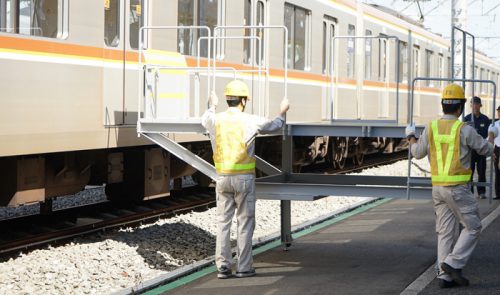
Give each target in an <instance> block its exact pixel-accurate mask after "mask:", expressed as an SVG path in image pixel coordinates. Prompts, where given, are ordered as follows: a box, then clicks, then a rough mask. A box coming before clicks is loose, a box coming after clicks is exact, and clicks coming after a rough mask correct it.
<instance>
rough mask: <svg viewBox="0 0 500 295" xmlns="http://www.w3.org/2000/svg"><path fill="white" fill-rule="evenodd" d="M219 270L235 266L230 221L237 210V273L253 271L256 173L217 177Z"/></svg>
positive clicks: (216, 252)
mask: <svg viewBox="0 0 500 295" xmlns="http://www.w3.org/2000/svg"><path fill="white" fill-rule="evenodd" d="M216 192H217V243H216V249H215V263H216V265H217V268H218V269H220V268H221V267H222V266H226V267H228V268H230V267H231V264H232V257H231V256H232V255H231V239H230V237H231V222H232V220H233V216H234V212H235V210H236V219H237V224H238V226H237V228H238V230H237V233H238V237H237V243H238V265H237V267H236V269H237V271H238V272H245V271H250V270H251V269H252V264H253V257H252V237H253V231H254V229H255V176H254V175H253V174H241V175H221V176H219V177H218V178H217V184H216Z"/></svg>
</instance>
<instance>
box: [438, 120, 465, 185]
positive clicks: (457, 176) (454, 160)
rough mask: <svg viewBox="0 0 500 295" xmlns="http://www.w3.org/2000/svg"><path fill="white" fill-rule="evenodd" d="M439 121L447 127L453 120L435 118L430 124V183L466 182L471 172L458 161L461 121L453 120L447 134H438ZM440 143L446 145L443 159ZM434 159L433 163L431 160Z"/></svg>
mask: <svg viewBox="0 0 500 295" xmlns="http://www.w3.org/2000/svg"><path fill="white" fill-rule="evenodd" d="M439 121H440V122H441V124H442V125H443V127H444V128H445V129H449V127H450V124H451V123H452V122H453V121H451V122H450V121H449V120H435V121H432V122H431V124H430V125H431V126H430V127H431V128H430V129H431V130H430V133H432V134H430V133H429V143H430V152H431V158H433V159H431V173H432V176H431V179H432V184H433V185H441V186H451V185H458V184H465V183H468V182H469V181H470V177H471V174H472V173H471V170H470V169H465V168H464V167H463V166H462V164H461V162H460V127H461V125H462V123H461V122H460V121H458V120H455V121H454V122H453V125H451V131H450V133H449V134H439V127H438V124H439V123H438V122H439ZM431 135H432V136H431ZM442 145H448V149H447V150H446V159H444V161H443V157H444V154H443V148H442ZM457 145H458V146H457ZM434 160H435V163H433V162H432V161H434ZM443 162H444V163H443ZM433 164H434V165H433ZM436 166H437V167H436Z"/></svg>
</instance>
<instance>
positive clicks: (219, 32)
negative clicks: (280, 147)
mask: <svg viewBox="0 0 500 295" xmlns="http://www.w3.org/2000/svg"><path fill="white" fill-rule="evenodd" d="M242 29H243V30H244V29H251V30H252V31H253V30H255V29H261V30H268V31H270V30H283V35H284V39H283V60H284V63H283V64H284V75H283V92H284V97H288V63H287V60H288V50H287V42H288V29H287V27H286V26H261V25H254V26H217V27H215V28H214V38H217V39H219V38H220V39H221V40H224V39H230V38H231V37H235V36H230V37H225V36H223V35H224V32H225V31H227V30H242ZM237 37H239V38H241V37H247V36H237ZM258 38H259V39H255V38H251V39H255V40H260V37H258ZM265 44H267V43H265ZM258 45H259V53H260V55H259V56H260V58H262V56H263V54H265V53H266V52H267V51H266V50H265V49H266V48H265V47H264V46H263V45H264V42H263V41H262V40H260V41H259V44H258ZM214 47H217V43H216V42H214ZM251 48H252V50H253V46H252V47H251ZM214 51H216V50H214ZM265 60H266V66H265V68H266V70H265V71H263V72H264V73H266V80H267V79H268V76H269V62H268V61H267V59H265ZM212 62H213V64H214V66H213V68H215V65H216V55H215V54H214V58H213V61H212ZM252 64H253V67H255V58H252ZM261 64H262V61H259V66H261ZM214 76H215V75H214ZM214 79H215V77H214ZM212 83H213V86H214V87H215V81H212ZM264 100H265V99H264ZM261 105H262V104H261ZM285 123H286V117H285ZM285 129H286V128H283V132H285Z"/></svg>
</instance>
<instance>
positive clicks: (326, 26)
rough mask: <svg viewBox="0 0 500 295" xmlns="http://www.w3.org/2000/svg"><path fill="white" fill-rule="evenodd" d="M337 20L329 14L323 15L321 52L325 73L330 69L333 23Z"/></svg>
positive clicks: (333, 35) (333, 32)
mask: <svg viewBox="0 0 500 295" xmlns="http://www.w3.org/2000/svg"><path fill="white" fill-rule="evenodd" d="M336 23H337V20H336V19H335V18H333V17H331V16H328V15H325V16H324V17H323V52H322V70H323V74H326V73H328V72H329V70H330V62H331V59H332V58H333V57H332V48H331V47H332V46H331V45H332V39H333V37H335V25H336Z"/></svg>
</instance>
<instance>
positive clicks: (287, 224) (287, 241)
mask: <svg viewBox="0 0 500 295" xmlns="http://www.w3.org/2000/svg"><path fill="white" fill-rule="evenodd" d="M285 128H286V127H285ZM285 131H286V130H285ZM285 134H286V133H285ZM292 155H293V139H292V137H291V136H288V135H283V143H282V155H281V163H282V164H281V170H282V173H283V175H284V176H285V183H286V182H288V181H289V178H290V174H291V173H292V163H293V156H292ZM280 202H281V204H280V209H281V243H282V245H283V249H284V250H287V249H288V247H290V246H291V245H292V217H291V201H290V200H284V201H280Z"/></svg>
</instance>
